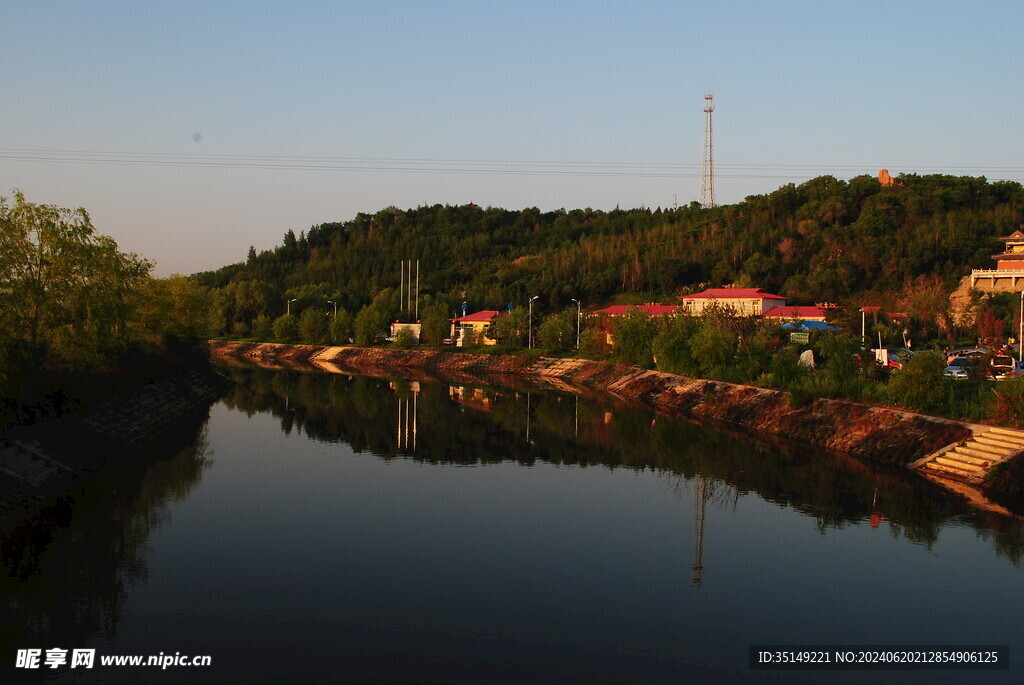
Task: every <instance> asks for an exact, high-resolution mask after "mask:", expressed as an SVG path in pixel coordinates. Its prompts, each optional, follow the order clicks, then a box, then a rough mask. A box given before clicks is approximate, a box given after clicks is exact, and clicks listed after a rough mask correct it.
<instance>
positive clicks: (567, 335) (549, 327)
mask: <svg viewBox="0 0 1024 685" xmlns="http://www.w3.org/2000/svg"><path fill="white" fill-rule="evenodd" d="M537 340H538V344H539V345H540V346H541V347H545V348H547V349H549V350H553V351H563V350H569V349H573V348H575V347H576V310H575V309H572V310H568V309H566V310H563V311H561V312H556V313H554V314H548V315H547V316H545V317H544V319H543V320H542V321H541V323H540V326H538V327H537Z"/></svg>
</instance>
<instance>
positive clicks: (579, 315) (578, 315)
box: [572, 297, 583, 350]
mask: <svg viewBox="0 0 1024 685" xmlns="http://www.w3.org/2000/svg"><path fill="white" fill-rule="evenodd" d="M572 301H573V302H575V303H576V349H577V350H578V349H580V319H581V318H583V305H582V304H580V301H579V300H577V299H576V298H575V297H574V298H572Z"/></svg>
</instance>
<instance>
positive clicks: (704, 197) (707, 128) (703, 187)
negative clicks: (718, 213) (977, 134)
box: [700, 93, 715, 207]
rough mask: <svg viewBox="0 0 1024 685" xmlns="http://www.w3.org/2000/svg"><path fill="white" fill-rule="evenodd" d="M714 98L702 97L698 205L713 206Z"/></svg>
mask: <svg viewBox="0 0 1024 685" xmlns="http://www.w3.org/2000/svg"><path fill="white" fill-rule="evenodd" d="M714 99H715V96H714V95H712V94H711V93H708V94H707V95H705V96H704V162H703V164H701V168H700V204H701V206H702V207H714V206H715V157H714V152H713V149H712V135H711V113H712V112H714V111H715V103H714Z"/></svg>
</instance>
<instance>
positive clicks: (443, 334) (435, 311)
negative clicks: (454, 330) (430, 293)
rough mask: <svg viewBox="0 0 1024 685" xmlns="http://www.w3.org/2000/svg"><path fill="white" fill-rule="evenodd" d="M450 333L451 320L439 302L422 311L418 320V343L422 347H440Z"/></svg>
mask: <svg viewBox="0 0 1024 685" xmlns="http://www.w3.org/2000/svg"><path fill="white" fill-rule="evenodd" d="M450 332H451V319H450V318H448V308H447V307H445V306H444V304H443V303H441V302H435V303H433V304H431V305H429V306H428V307H426V308H425V309H424V311H423V317H422V318H421V319H420V342H421V343H422V344H424V345H440V344H441V341H442V340H444V339H445V338H447V337H448V335H449V333H450Z"/></svg>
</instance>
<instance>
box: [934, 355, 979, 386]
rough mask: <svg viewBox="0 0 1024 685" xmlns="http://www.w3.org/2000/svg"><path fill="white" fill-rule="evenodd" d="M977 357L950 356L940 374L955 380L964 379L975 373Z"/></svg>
mask: <svg viewBox="0 0 1024 685" xmlns="http://www.w3.org/2000/svg"><path fill="white" fill-rule="evenodd" d="M977 359H978V358H977V357H951V358H950V359H949V363H948V365H947V366H946V369H945V371H943V372H942V375H944V376H946V377H947V378H954V379H956V380H966V379H969V378H974V377H975V376H976V375H977V371H976V369H977Z"/></svg>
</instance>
